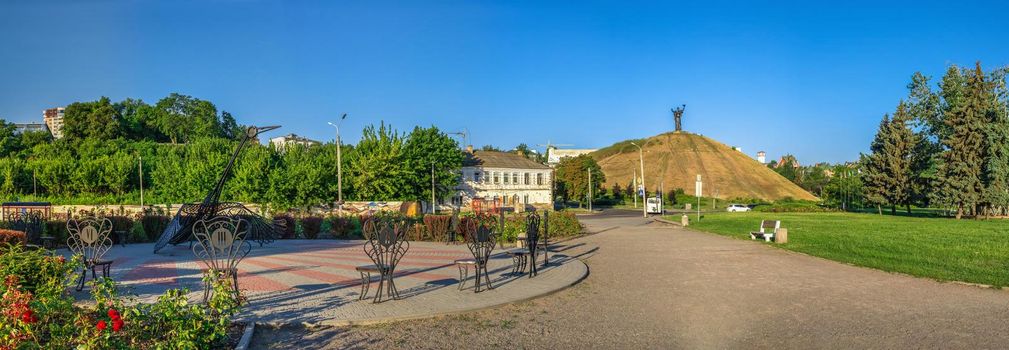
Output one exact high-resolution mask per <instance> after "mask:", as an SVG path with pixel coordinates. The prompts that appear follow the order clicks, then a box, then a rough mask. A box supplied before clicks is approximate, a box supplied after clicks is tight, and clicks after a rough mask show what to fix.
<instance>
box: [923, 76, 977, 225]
mask: <svg viewBox="0 0 1009 350" xmlns="http://www.w3.org/2000/svg"><path fill="white" fill-rule="evenodd" d="M978 69H980V66H978ZM985 84H986V83H985V81H984V75H983V74H980V73H978V72H977V71H970V70H965V71H963V72H961V69H960V68H958V67H956V66H951V67H950V68H949V69H948V70H947V71H946V75H945V76H943V81H942V95H943V122H944V123H945V125H946V126H947V127H949V129H950V131H949V134H947V135H943V138H942V140H941V142H942V145H943V147H944V148H945V151H943V153H942V162H941V163H940V167H939V172H938V176H937V181H938V186H935V187H936V188H937V189H938V191H937V193H938V194H939V196H940V197H941V198H942V201H943V203H946V204H948V205H950V206H952V207H955V208H956V218H957V219H960V218H961V217H963V215H964V214H973V213H976V210H977V204H978V202H979V200H980V199H981V193H982V191H983V190H984V186H983V182H982V179H981V177H982V170H983V166H984V161H983V154H982V152H981V150H982V149H983V147H984V143H985V142H984V138H985V133H984V129H985V125H984V123H985V118H984V113H985V110H986V109H987V108H986V106H984V104H985V103H986V101H985V100H986V98H985V97H984V95H985V94H986V88H985Z"/></svg>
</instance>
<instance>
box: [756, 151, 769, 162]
mask: <svg viewBox="0 0 1009 350" xmlns="http://www.w3.org/2000/svg"><path fill="white" fill-rule="evenodd" d="M757 161H758V162H760V164H767V153H764V151H760V152H757Z"/></svg>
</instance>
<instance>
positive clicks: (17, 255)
mask: <svg viewBox="0 0 1009 350" xmlns="http://www.w3.org/2000/svg"><path fill="white" fill-rule="evenodd" d="M0 260H2V261H0V262H2V263H3V265H2V266H0V268H2V269H0V273H2V274H3V276H4V283H3V285H2V286H0V311H2V312H0V349H36V348H47V349H48V348H59V349H70V348H76V349H216V348H224V347H226V346H228V345H229V343H231V342H232V340H231V338H232V337H233V333H234V332H232V327H233V325H232V323H231V317H232V316H233V315H234V314H235V313H237V312H238V311H239V302H240V300H241V296H240V295H236V294H235V293H234V292H233V291H232V290H231V286H230V284H229V283H228V281H226V280H222V279H212V283H211V284H212V288H213V291H214V293H213V296H212V297H211V298H210V300H209V302H208V303H207V304H193V303H190V302H189V299H188V297H187V295H188V294H189V292H188V291H187V290H185V289H182V290H178V289H173V290H169V291H167V292H166V293H165V294H164V295H162V296H160V297H159V298H158V300H157V301H156V302H154V303H151V304H144V303H138V302H136V300H134V299H133V298H132V297H122V296H120V295H118V291H117V287H116V284H115V283H114V282H113V281H112V280H109V279H98V280H97V281H93V282H91V295H92V298H93V299H94V304H92V305H88V306H76V305H74V298H73V297H72V296H70V295H69V294H68V293H67V287H68V286H67V283H68V281H71V280H73V278H74V277H75V276H74V271H78V270H79V269H80V266H81V263H80V259H79V258H77V257H75V258H74V259H71V260H70V261H67V260H65V259H63V258H62V257H52V256H48V255H46V254H45V253H44V251H42V250H24V249H22V248H20V247H18V246H12V247H10V248H6V249H4V250H2V251H0ZM15 261H21V262H24V263H21V264H13V263H12V262H15ZM28 262H33V263H28ZM209 276H211V275H208V276H205V277H204V278H210V277H209Z"/></svg>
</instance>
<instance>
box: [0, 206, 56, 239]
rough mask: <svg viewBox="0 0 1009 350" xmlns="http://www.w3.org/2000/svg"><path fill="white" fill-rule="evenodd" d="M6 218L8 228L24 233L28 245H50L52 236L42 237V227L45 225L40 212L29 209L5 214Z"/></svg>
mask: <svg viewBox="0 0 1009 350" xmlns="http://www.w3.org/2000/svg"><path fill="white" fill-rule="evenodd" d="M6 220H7V226H8V227H9V228H10V229H12V230H15V231H21V232H24V233H25V238H26V239H27V240H28V245H29V246H33V247H38V246H39V245H40V244H41V245H42V246H45V247H46V248H49V246H50V245H51V243H52V237H42V229H43V228H44V227H45V226H44V221H43V220H42V214H41V213H39V212H31V211H21V212H13V213H10V214H7V217H6Z"/></svg>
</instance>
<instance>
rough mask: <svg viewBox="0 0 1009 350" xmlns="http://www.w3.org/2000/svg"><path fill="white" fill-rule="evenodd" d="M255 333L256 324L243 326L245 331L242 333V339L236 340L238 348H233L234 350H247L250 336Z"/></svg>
mask: <svg viewBox="0 0 1009 350" xmlns="http://www.w3.org/2000/svg"><path fill="white" fill-rule="evenodd" d="M255 331H256V323H255V322H249V324H247V325H245V331H243V332H242V338H241V339H240V340H238V346H235V350H246V349H248V348H249V343H251V342H252V334H253V333H254V332H255Z"/></svg>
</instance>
